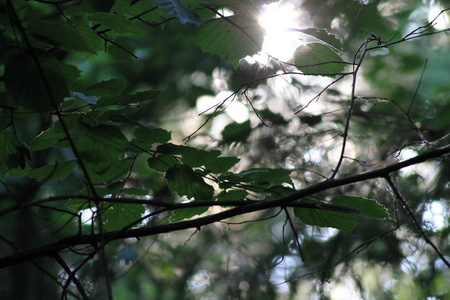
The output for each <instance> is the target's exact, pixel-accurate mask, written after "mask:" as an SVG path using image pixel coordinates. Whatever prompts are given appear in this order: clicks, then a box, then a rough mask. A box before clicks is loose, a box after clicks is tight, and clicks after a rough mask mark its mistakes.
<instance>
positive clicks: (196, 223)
mask: <svg viewBox="0 0 450 300" xmlns="http://www.w3.org/2000/svg"><path fill="white" fill-rule="evenodd" d="M449 153H450V145H447V146H445V147H441V148H436V149H433V150H430V151H428V152H425V153H423V154H420V155H418V156H416V157H413V158H411V159H408V160H405V161H402V162H398V163H395V164H392V165H389V166H387V167H384V168H380V169H376V170H373V171H369V172H366V173H362V174H358V175H353V176H348V177H344V178H338V179H330V180H326V181H323V182H320V183H318V184H315V185H313V186H310V187H307V188H305V189H302V190H299V191H297V192H294V193H292V194H290V195H286V196H283V197H280V198H277V199H274V200H269V201H259V202H257V201H255V202H249V203H248V204H247V205H241V206H239V207H235V208H231V209H229V210H226V211H223V212H220V213H217V214H214V215H210V216H205V217H201V218H198V219H194V220H188V221H181V222H176V223H171V224H164V225H158V226H153V227H142V228H137V229H131V230H124V231H121V230H119V231H112V232H106V233H103V239H104V240H105V241H113V240H120V239H125V238H133V237H135V238H138V237H144V236H150V235H156V234H161V233H168V232H172V231H179V230H184V229H188V228H200V227H201V226H205V225H208V224H212V223H215V222H218V221H221V220H224V219H228V218H231V217H234V216H238V215H243V214H246V213H250V212H255V211H260V210H264V209H268V208H273V207H284V206H287V205H289V204H292V202H294V201H296V200H299V199H301V198H304V197H307V196H310V195H313V194H316V193H318V192H322V191H325V190H329V189H332V188H335V187H339V186H344V185H347V184H352V183H356V182H361V181H366V180H370V179H374V178H386V177H388V176H389V174H390V173H392V172H395V171H398V170H400V169H402V168H405V167H408V166H412V165H415V164H419V163H422V162H424V161H427V160H430V159H434V158H439V157H441V156H443V155H446V154H449ZM100 238H101V236H100V234H91V235H74V236H70V237H68V238H65V239H62V240H60V241H58V242H55V243H52V244H48V245H45V246H42V247H38V248H34V249H30V250H28V251H24V252H20V253H16V254H14V255H11V256H8V257H4V258H2V259H0V269H1V268H6V267H9V266H13V265H17V264H20V263H23V262H26V261H29V260H32V259H35V258H39V257H45V256H54V255H56V254H57V253H58V252H59V251H61V250H63V249H66V248H70V247H75V246H79V245H92V246H94V247H95V246H96V245H97V244H98V242H99V241H100Z"/></svg>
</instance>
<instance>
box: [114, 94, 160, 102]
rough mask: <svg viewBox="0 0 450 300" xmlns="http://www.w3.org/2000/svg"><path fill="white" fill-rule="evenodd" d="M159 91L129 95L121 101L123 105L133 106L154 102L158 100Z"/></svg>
mask: <svg viewBox="0 0 450 300" xmlns="http://www.w3.org/2000/svg"><path fill="white" fill-rule="evenodd" d="M158 96H159V91H143V92H137V93H135V94H133V95H127V96H125V97H123V100H122V101H121V104H131V103H138V102H142V101H148V100H154V99H156V98H158Z"/></svg>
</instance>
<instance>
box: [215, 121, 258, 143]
mask: <svg viewBox="0 0 450 300" xmlns="http://www.w3.org/2000/svg"><path fill="white" fill-rule="evenodd" d="M251 132H252V128H251V126H250V121H245V122H244V123H240V124H239V123H231V124H228V125H227V126H225V128H224V129H223V130H222V140H223V142H224V143H227V144H231V143H233V142H242V143H245V142H246V141H247V140H248V136H249V135H250V133H251Z"/></svg>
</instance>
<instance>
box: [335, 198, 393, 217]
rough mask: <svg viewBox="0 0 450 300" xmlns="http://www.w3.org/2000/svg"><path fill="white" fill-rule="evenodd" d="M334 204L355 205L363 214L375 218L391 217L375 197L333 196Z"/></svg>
mask: <svg viewBox="0 0 450 300" xmlns="http://www.w3.org/2000/svg"><path fill="white" fill-rule="evenodd" d="M331 202H332V203H333V204H336V205H340V206H346V207H353V208H356V209H358V211H359V214H360V215H361V216H364V217H367V218H373V219H386V218H389V213H388V211H387V209H386V207H384V206H383V205H381V204H379V203H378V202H377V201H376V200H374V199H367V198H363V197H355V196H344V195H339V196H335V197H333V199H332V200H331Z"/></svg>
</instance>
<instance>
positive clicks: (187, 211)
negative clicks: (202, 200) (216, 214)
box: [170, 206, 209, 223]
mask: <svg viewBox="0 0 450 300" xmlns="http://www.w3.org/2000/svg"><path fill="white" fill-rule="evenodd" d="M208 209H209V207H208V206H204V207H189V208H183V209H177V210H175V211H174V212H172V214H171V215H170V222H172V223H175V222H178V221H182V220H186V219H190V218H192V217H194V216H197V215H201V214H202V213H204V212H206V211H207V210H208Z"/></svg>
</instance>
